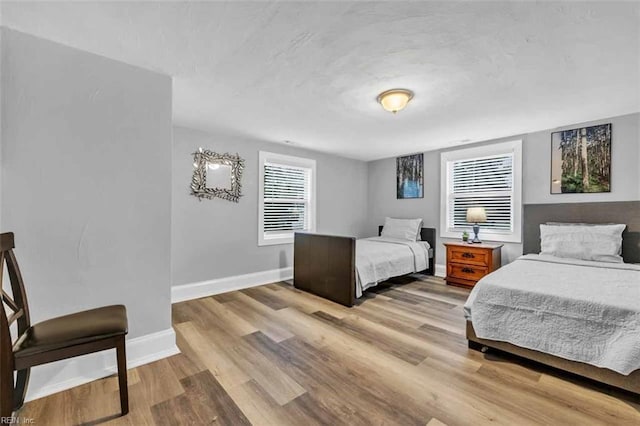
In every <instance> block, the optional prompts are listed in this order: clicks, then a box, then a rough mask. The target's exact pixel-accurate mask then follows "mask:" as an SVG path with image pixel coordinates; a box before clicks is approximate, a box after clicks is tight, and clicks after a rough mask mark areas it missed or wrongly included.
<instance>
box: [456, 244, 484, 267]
mask: <svg viewBox="0 0 640 426" xmlns="http://www.w3.org/2000/svg"><path fill="white" fill-rule="evenodd" d="M448 249H449V253H448V256H447V259H448V260H449V261H450V262H458V263H466V264H469V265H480V266H487V267H488V266H489V253H488V252H487V250H483V249H477V248H474V247H468V248H467V247H458V246H456V247H448Z"/></svg>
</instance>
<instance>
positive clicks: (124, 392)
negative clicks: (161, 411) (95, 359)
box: [116, 336, 129, 416]
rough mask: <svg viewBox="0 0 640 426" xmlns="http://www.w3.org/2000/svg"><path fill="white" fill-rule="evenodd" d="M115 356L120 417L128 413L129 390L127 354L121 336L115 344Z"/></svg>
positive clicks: (123, 339)
mask: <svg viewBox="0 0 640 426" xmlns="http://www.w3.org/2000/svg"><path fill="white" fill-rule="evenodd" d="M116 356H117V358H118V384H119V386H120V411H121V412H122V415H123V416H124V415H126V414H127V413H128V412H129V389H128V388H127V352H126V349H125V338H124V336H122V338H121V339H119V340H118V343H117V344H116Z"/></svg>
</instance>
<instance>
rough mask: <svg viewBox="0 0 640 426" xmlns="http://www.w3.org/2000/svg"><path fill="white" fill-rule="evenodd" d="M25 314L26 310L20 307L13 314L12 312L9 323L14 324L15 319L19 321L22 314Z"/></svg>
mask: <svg viewBox="0 0 640 426" xmlns="http://www.w3.org/2000/svg"><path fill="white" fill-rule="evenodd" d="M23 315H24V311H23V310H22V309H18V311H17V312H14V313H13V314H11V315H10V316H9V318H8V319H7V322H8V323H9V325H11V324H13V323H14V322H15V321H17V320H18V319H20V318H21V317H22V316H23Z"/></svg>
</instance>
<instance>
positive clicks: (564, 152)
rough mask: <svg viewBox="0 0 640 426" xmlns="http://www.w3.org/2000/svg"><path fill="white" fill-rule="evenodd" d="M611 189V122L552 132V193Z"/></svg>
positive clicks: (608, 190)
mask: <svg viewBox="0 0 640 426" xmlns="http://www.w3.org/2000/svg"><path fill="white" fill-rule="evenodd" d="M595 192H611V123H609V124H600V125H597V126H590V127H582V128H579V129H572V130H562V131H560V132H553V133H551V193H552V194H567V193H574V194H575V193H595Z"/></svg>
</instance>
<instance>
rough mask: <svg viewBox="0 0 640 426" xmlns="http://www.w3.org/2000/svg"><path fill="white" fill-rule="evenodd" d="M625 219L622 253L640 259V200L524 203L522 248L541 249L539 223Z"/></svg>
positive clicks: (527, 250)
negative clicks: (625, 227) (625, 226)
mask: <svg viewBox="0 0 640 426" xmlns="http://www.w3.org/2000/svg"><path fill="white" fill-rule="evenodd" d="M547 222H567V223H625V224H626V225H627V229H626V230H625V231H624V233H623V234H622V257H623V258H624V261H625V262H627V263H640V201H619V202H607V203H563V204H525V206H524V220H523V223H524V225H523V251H524V253H525V254H527V253H539V252H540V224H543V223H547Z"/></svg>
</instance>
